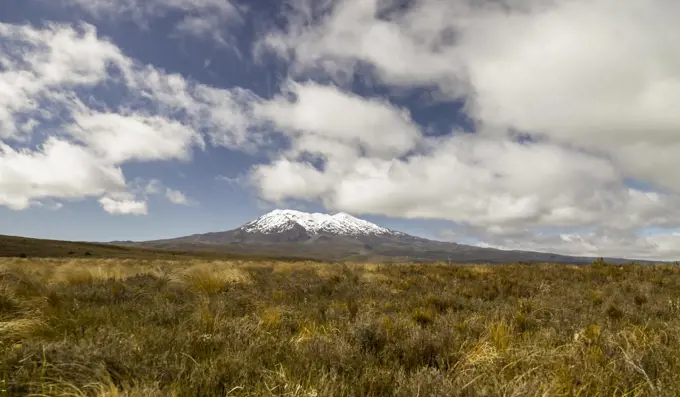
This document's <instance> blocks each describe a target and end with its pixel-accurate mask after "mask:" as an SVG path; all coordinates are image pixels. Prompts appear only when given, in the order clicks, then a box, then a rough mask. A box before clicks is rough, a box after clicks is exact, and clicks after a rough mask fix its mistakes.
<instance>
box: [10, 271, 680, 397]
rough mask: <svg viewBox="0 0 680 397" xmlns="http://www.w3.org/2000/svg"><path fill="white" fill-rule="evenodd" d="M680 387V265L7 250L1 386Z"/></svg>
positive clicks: (454, 392) (73, 390)
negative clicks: (11, 254) (16, 254)
mask: <svg viewBox="0 0 680 397" xmlns="http://www.w3.org/2000/svg"><path fill="white" fill-rule="evenodd" d="M31 394H32V395H41V396H51V395H72V396H140V397H141V396H151V397H153V396H227V395H229V396H430V395H433V396H676V395H678V394H680V269H678V268H673V267H671V266H648V267H643V266H633V265H629V266H622V267H619V266H608V265H600V266H586V267H573V266H559V265H536V266H529V265H507V266H498V267H485V266H464V265H460V266H445V265H441V266H439V265H420V266H419V265H394V266H390V265H380V266H377V265H337V264H335V265H331V264H328V265H324V264H318V263H274V262H208V261H185V262H168V261H159V260H155V261H139V260H101V259H92V260H30V259H28V260H25V259H24V260H21V259H6V260H0V396H15V395H17V396H18V395H31Z"/></svg>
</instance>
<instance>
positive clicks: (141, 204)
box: [99, 196, 148, 215]
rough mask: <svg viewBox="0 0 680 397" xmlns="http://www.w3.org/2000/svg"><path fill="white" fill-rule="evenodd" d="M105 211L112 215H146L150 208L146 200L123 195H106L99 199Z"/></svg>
mask: <svg viewBox="0 0 680 397" xmlns="http://www.w3.org/2000/svg"><path fill="white" fill-rule="evenodd" d="M99 204H101V206H102V208H103V209H104V211H106V212H108V213H109V214H111V215H146V214H147V212H148V208H147V205H146V201H141V200H134V199H130V198H125V197H124V196H123V197H110V196H105V197H102V198H100V199H99Z"/></svg>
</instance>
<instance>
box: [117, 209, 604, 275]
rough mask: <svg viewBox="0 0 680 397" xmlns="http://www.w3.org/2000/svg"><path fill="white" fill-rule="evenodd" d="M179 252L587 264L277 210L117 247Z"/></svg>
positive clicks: (345, 216)
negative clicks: (233, 224)
mask: <svg viewBox="0 0 680 397" xmlns="http://www.w3.org/2000/svg"><path fill="white" fill-rule="evenodd" d="M121 244H122V245H132V246H141V247H146V248H153V249H171V250H180V251H202V252H213V253H215V252H229V253H234V254H244V255H258V256H259V255H265V256H266V255H269V256H274V257H277V258H284V257H289V258H290V257H294V258H312V259H323V260H371V261H435V260H436V261H448V262H451V261H453V262H466V263H473V262H491V263H503V262H515V261H525V262H565V263H567V262H568V263H587V262H588V261H592V258H576V257H567V256H561V255H555V254H550V253H539V252H527V251H501V250H497V249H492V248H482V247H476V246H469V245H462V244H456V243H451V242H442V241H433V240H427V239H424V238H420V237H415V236H410V235H408V234H405V233H401V232H397V231H394V230H390V229H387V228H384V227H381V226H378V225H376V224H373V223H371V222H367V221H365V220H362V219H359V218H355V217H353V216H351V215H349V214H346V213H338V214H334V215H329V214H320V213H306V212H301V211H295V210H284V209H277V210H274V211H271V212H269V213H266V214H264V215H262V216H260V217H259V218H257V219H255V220H253V221H251V222H248V223H246V224H244V225H242V226H240V227H238V228H236V229H233V230H227V231H222V232H212V233H203V234H194V235H191V236H185V237H178V238H172V239H166V240H154V241H142V242H118V245H121Z"/></svg>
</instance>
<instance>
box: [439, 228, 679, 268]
mask: <svg viewBox="0 0 680 397" xmlns="http://www.w3.org/2000/svg"><path fill="white" fill-rule="evenodd" d="M460 234H464V235H465V236H466V237H468V238H469V237H470V236H474V237H475V238H476V239H477V240H478V242H477V243H476V244H475V245H477V246H480V247H491V248H499V249H513V250H515V249H524V250H530V251H539V252H553V253H558V254H564V255H577V256H590V257H615V258H629V259H641V260H652V261H654V260H659V261H663V260H678V259H680V244H678V243H680V232H678V230H675V229H670V230H658V231H655V232H654V233H644V232H635V231H631V230H618V229H607V228H604V227H601V228H595V229H592V230H566V231H564V230H556V231H545V230H541V231H539V230H529V229H524V230H515V231H512V232H511V233H503V232H499V233H494V232H489V231H484V230H464V231H461V232H460ZM442 237H443V238H444V239H452V240H455V237H454V234H448V233H443V235H442Z"/></svg>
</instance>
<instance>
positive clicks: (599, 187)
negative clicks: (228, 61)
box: [0, 0, 680, 258]
mask: <svg viewBox="0 0 680 397" xmlns="http://www.w3.org/2000/svg"><path fill="white" fill-rule="evenodd" d="M36 1H37V0H36ZM61 4H63V5H67V6H70V7H79V8H81V9H83V10H85V11H87V12H88V13H90V14H91V15H94V16H95V17H98V18H104V17H113V18H128V19H133V20H136V21H138V22H139V21H145V22H146V23H152V22H153V21H154V20H155V19H156V18H163V17H166V16H167V15H168V14H169V13H173V12H179V13H181V14H180V15H182V18H180V19H179V22H178V23H177V25H176V26H175V29H176V31H177V32H183V33H190V34H192V35H193V36H194V37H198V38H201V39H206V40H213V41H216V42H222V43H224V42H226V41H228V40H229V37H231V35H232V34H234V32H235V31H237V30H238V27H239V26H240V25H239V23H240V22H239V21H240V20H241V17H243V14H242V12H243V11H242V10H241V9H240V8H239V7H237V6H235V5H234V4H235V3H230V2H218V1H213V0H201V1H189V0H173V1H169V2H168V1H166V2H161V1H155V0H154V1H148V2H139V1H134V0H126V1H123V2H111V1H106V0H98V1H95V2H85V1H81V0H68V1H66V0H64V1H63V2H62V3H61ZM288 6H289V7H286V8H285V10H286V11H285V12H284V11H283V10H284V8H283V7H282V8H281V10H280V14H281V15H282V16H283V17H284V19H285V20H286V23H285V24H284V25H280V24H276V25H275V24H270V25H269V28H268V29H266V30H265V31H263V32H262V34H261V36H260V37H259V38H258V40H257V41H256V42H254V43H252V49H253V54H252V55H253V56H254V57H255V58H256V59H262V58H261V57H264V56H265V55H267V54H272V55H274V56H276V57H278V58H279V59H280V60H281V61H283V62H285V63H286V65H287V66H288V75H287V76H286V77H285V79H284V82H283V83H282V84H281V85H280V86H279V87H278V88H277V90H278V91H277V92H275V93H274V95H272V96H271V97H267V98H264V97H260V96H258V95H256V94H255V93H254V92H252V91H250V90H249V89H247V88H246V87H233V88H228V89H227V88H220V87H214V86H209V85H206V84H203V83H201V82H198V81H193V80H191V79H188V78H186V77H184V76H181V75H177V74H169V73H167V72H164V71H163V70H162V69H160V68H158V67H157V66H153V65H142V64H139V63H138V62H136V61H135V60H133V59H131V58H129V57H127V56H126V55H125V54H124V52H123V51H122V50H121V49H120V48H118V47H117V46H116V45H115V44H114V43H111V42H109V41H107V40H106V39H105V38H103V37H101V36H99V35H98V34H97V32H96V29H95V28H94V27H93V26H91V25H86V24H84V25H81V26H78V27H73V26H70V25H50V26H47V27H45V28H38V27H34V26H29V25H12V24H0V48H2V49H3V51H2V52H0V89H2V90H3V92H9V93H11V96H9V95H8V96H4V97H3V98H6V99H5V100H4V101H3V99H2V98H0V139H2V140H3V142H4V143H3V146H2V147H1V148H0V171H2V172H0V191H2V192H3V193H2V194H0V204H1V205H5V206H9V207H11V208H14V209H23V208H27V207H29V206H31V205H38V204H37V203H40V200H43V199H69V200H70V199H78V198H82V197H89V196H92V197H97V198H98V199H99V202H100V203H101V205H102V207H103V208H104V209H105V210H106V211H108V212H110V213H115V214H120V213H137V214H143V213H146V212H147V207H146V202H145V200H146V195H147V194H148V193H149V192H146V193H144V192H142V191H141V190H140V189H138V188H136V187H135V186H132V184H131V183H130V182H129V181H127V180H126V178H125V176H124V175H123V172H122V171H121V166H122V165H124V164H126V163H130V162H137V163H139V162H150V161H170V160H174V161H191V159H192V156H195V155H196V153H200V151H201V150H204V149H205V148H206V147H208V146H225V147H228V148H230V149H232V150H240V151H244V152H247V153H255V152H258V151H267V154H268V156H269V158H270V159H271V160H270V161H268V162H264V163H262V164H259V165H257V166H255V167H253V169H252V170H250V173H249V181H250V184H251V186H252V187H254V189H255V191H256V192H257V193H258V194H259V195H260V197H261V198H263V199H265V200H268V201H272V202H286V201H287V200H291V199H292V200H303V201H309V202H316V203H321V204H322V205H323V206H325V207H326V208H327V209H329V210H337V211H347V212H352V213H355V214H357V215H367V214H375V215H386V216H391V217H402V218H425V219H445V220H450V221H452V222H454V224H455V225H456V226H455V228H456V230H455V231H449V232H448V233H449V234H448V236H453V235H452V234H451V233H454V232H455V233H457V234H455V236H457V237H460V236H461V233H462V235H464V236H465V237H466V238H473V239H476V240H477V241H479V244H480V245H488V246H495V247H503V248H525V249H537V250H552V251H557V252H563V253H569V254H594V255H597V254H601V255H629V256H638V257H647V258H671V257H673V256H676V255H680V249H678V250H676V249H675V248H673V247H675V246H676V244H675V242H676V241H677V238H678V237H677V234H676V233H675V231H674V230H675V229H677V228H680V213H679V212H680V176H678V175H679V174H678V173H677V172H674V170H675V167H674V166H675V162H676V160H675V159H676V158H678V157H679V156H680V113H679V112H677V111H676V110H675V107H677V104H678V103H680V47H678V46H677V38H678V37H680V25H678V24H677V23H676V21H675V17H674V16H676V15H680V4H678V3H677V2H674V1H671V0H661V1H658V2H649V1H643V0H631V1H627V2H624V3H622V2H617V1H614V0H505V1H490V0H489V1H481V2H480V1H472V0H454V1H441V0H416V1H413V2H409V5H408V6H404V5H403V2H398V1H389V0H381V1H378V0H337V1H331V0H328V1H322V2H319V1H309V0H294V1H291V2H289V4H288ZM250 12H256V10H251V11H250ZM246 17H247V15H246ZM274 26H276V27H274ZM234 29H236V30H234ZM357 82H361V83H363V84H365V85H375V86H379V87H380V90H377V91H376V93H371V94H366V93H365V92H361V93H360V92H359V91H357V90H356V89H354V88H355V87H356V86H357V84H356V83H357ZM418 90H420V91H422V90H426V91H429V92H432V93H435V94H436V97H437V98H439V100H440V101H441V102H443V103H444V104H450V106H451V113H452V114H453V113H455V112H456V111H457V110H458V109H457V108H456V106H457V105H456V104H457V103H459V101H461V100H462V101H463V102H464V103H465V107H464V111H465V113H466V114H467V116H468V117H469V118H470V119H472V120H473V122H474V131H460V130H458V129H455V130H454V131H451V132H450V133H449V134H445V135H442V136H437V137H433V136H430V135H428V134H425V132H424V127H423V126H422V125H419V124H418V123H417V122H416V121H414V116H413V115H412V113H411V112H412V109H409V107H408V106H404V105H403V104H401V105H399V106H398V105H396V100H395V98H397V97H398V96H399V95H401V94H404V93H409V92H417V91H418ZM93 92H97V93H98V94H97V95H94V94H92V93H93ZM114 92H115V93H116V95H113V96H112V95H107V93H114ZM377 92H384V94H382V95H378V94H377ZM84 93H88V94H87V95H86V94H84ZM121 95H122V98H121V99H120V100H116V101H112V100H111V99H110V98H112V97H115V96H121ZM10 97H11V98H12V100H9V99H7V98H10ZM45 131H47V133H46V132H45ZM40 134H43V135H45V134H47V135H49V137H48V138H47V139H41V137H40ZM518 136H521V137H523V138H522V139H518ZM43 138H44V137H43ZM281 141H282V142H284V144H283V145H280V146H278V147H276V148H275V149H274V150H271V149H272V148H271V142H281ZM35 142H40V143H39V144H35ZM67 156H68V158H69V160H68V161H67V160H66V157H67ZM53 165H57V166H53ZM46 167H50V169H49V170H47V168H46ZM68 167H74V168H78V169H79V170H80V171H79V173H76V174H74V175H70V174H69V172H68V169H69V168H68ZM219 172H220V170H216V173H219ZM641 186H644V187H645V188H644V189H643V188H641ZM149 189H151V190H154V193H153V194H160V193H163V194H164V195H165V196H166V199H168V200H169V201H171V202H173V203H176V204H187V203H188V202H190V200H188V199H187V198H186V196H185V195H184V193H182V192H179V191H174V190H172V189H171V188H163V187H162V185H158V186H156V187H153V186H152V187H151V188H149ZM649 230H655V232H654V233H653V234H649V233H648V231H649ZM446 233H447V232H444V235H446Z"/></svg>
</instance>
